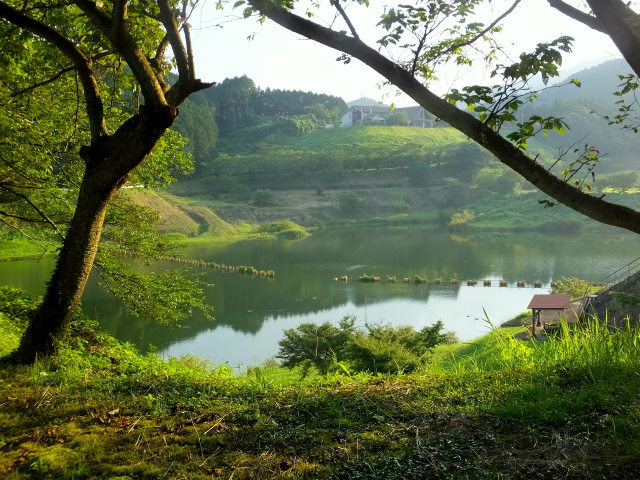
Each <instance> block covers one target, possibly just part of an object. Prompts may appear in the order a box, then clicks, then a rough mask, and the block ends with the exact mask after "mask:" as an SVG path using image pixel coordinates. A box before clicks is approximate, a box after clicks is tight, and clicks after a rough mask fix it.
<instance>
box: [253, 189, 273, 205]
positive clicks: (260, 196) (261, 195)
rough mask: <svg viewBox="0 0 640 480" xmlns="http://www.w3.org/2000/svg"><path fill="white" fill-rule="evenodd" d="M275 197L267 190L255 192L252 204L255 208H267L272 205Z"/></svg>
mask: <svg viewBox="0 0 640 480" xmlns="http://www.w3.org/2000/svg"><path fill="white" fill-rule="evenodd" d="M274 201H275V196H274V195H273V192H272V191H271V190H269V189H268V188H265V189H264V190H256V191H255V193H254V194H253V204H254V205H255V206H256V207H269V206H271V205H273V204H274Z"/></svg>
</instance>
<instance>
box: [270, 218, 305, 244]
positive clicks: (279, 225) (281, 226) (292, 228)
mask: <svg viewBox="0 0 640 480" xmlns="http://www.w3.org/2000/svg"><path fill="white" fill-rule="evenodd" d="M264 230H265V231H267V232H269V233H275V234H276V235H277V236H278V237H280V238H284V239H286V240H299V239H302V238H305V237H306V236H308V235H309V232H308V231H307V229H306V228H304V227H303V226H301V225H298V224H297V223H295V222H292V221H291V220H283V221H281V222H272V223H270V224H268V225H266V226H265V227H264Z"/></svg>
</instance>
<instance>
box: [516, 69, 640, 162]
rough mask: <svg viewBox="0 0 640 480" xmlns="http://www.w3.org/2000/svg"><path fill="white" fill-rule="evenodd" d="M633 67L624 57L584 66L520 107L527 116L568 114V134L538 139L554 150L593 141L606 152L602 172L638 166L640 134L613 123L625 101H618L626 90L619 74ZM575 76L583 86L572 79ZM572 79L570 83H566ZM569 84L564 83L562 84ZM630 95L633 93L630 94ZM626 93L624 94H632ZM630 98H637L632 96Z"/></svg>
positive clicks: (522, 113)
mask: <svg viewBox="0 0 640 480" xmlns="http://www.w3.org/2000/svg"><path fill="white" fill-rule="evenodd" d="M630 73H631V70H630V68H629V66H628V65H627V63H626V62H625V61H624V60H622V59H618V60H611V61H608V62H605V63H602V64H600V65H597V66H595V67H591V68H588V69H586V70H581V71H579V72H577V73H575V74H573V75H571V77H569V78H566V79H565V80H564V81H562V82H560V83H559V84H556V85H555V86H553V87H551V88H549V89H547V90H545V91H543V92H541V93H540V95H539V98H538V99H537V100H536V101H535V102H533V103H532V104H531V105H530V106H528V107H526V108H523V109H522V110H520V111H519V115H520V114H521V115H522V116H523V117H524V118H526V117H529V116H531V115H540V116H541V117H546V116H550V115H556V116H557V115H559V114H562V115H564V117H563V119H564V121H565V122H567V124H568V125H569V129H568V130H567V131H566V132H565V134H564V135H549V136H548V137H539V138H537V143H538V144H539V145H542V146H544V147H546V148H548V149H550V150H552V151H554V152H558V151H561V150H566V149H572V148H574V145H575V147H577V148H582V147H583V146H584V145H585V144H589V145H592V146H595V147H596V148H598V150H599V151H600V152H601V154H602V155H603V158H602V161H601V162H600V164H599V165H598V167H597V171H599V172H608V173H609V172H614V171H617V170H628V169H633V170H635V169H637V168H638V165H637V151H638V147H640V137H638V135H637V134H636V133H634V132H633V131H632V130H630V129H625V128H622V126H621V125H619V124H612V125H610V120H608V119H607V118H605V117H607V116H608V117H610V118H611V120H613V119H614V117H615V115H617V114H618V113H619V112H618V109H619V108H621V107H622V105H621V104H619V103H616V101H618V100H619V99H620V98H623V97H622V96H620V95H615V92H619V91H621V90H622V87H621V86H620V84H621V82H622V80H621V79H620V78H619V75H628V74H630ZM572 78H575V79H577V80H578V82H579V84H580V87H579V88H578V87H577V86H576V85H575V84H572V83H570V80H571V79H572ZM567 83H569V84H568V85H566V84H567ZM562 84H565V85H564V86H562V87H560V86H558V85H562ZM629 95H630V94H629ZM629 95H625V96H624V97H625V98H626V97H628V96H629ZM629 102H630V103H631V102H633V99H632V98H630V99H629Z"/></svg>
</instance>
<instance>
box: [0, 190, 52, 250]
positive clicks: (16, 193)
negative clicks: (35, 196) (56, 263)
mask: <svg viewBox="0 0 640 480" xmlns="http://www.w3.org/2000/svg"><path fill="white" fill-rule="evenodd" d="M0 188H2V189H4V190H6V191H7V192H9V193H11V194H12V195H15V196H16V197H18V198H21V199H23V200H24V201H25V202H27V203H28V204H29V205H30V206H31V208H33V209H34V210H35V211H36V212H38V215H40V216H41V217H42V219H43V220H44V222H45V223H48V224H49V225H50V226H51V228H53V230H54V231H55V232H56V233H57V234H58V236H59V237H60V238H62V239H64V235H63V234H62V232H61V231H60V230H58V226H57V225H56V224H55V223H53V221H52V220H51V219H50V218H49V217H48V216H47V214H46V213H44V212H43V211H42V210H40V208H39V207H38V206H37V205H36V204H35V203H33V202H32V201H31V200H30V199H29V198H28V197H27V196H26V195H23V194H21V193H20V192H16V191H15V190H12V189H11V188H9V187H7V186H6V185H3V184H0Z"/></svg>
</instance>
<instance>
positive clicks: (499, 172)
mask: <svg viewBox="0 0 640 480" xmlns="http://www.w3.org/2000/svg"><path fill="white" fill-rule="evenodd" d="M522 183H523V180H522V177H520V176H519V175H518V174H517V173H515V172H514V171H513V170H511V169H509V168H506V167H503V166H495V167H484V168H481V169H480V170H478V171H477V172H476V174H475V175H474V176H473V180H472V182H471V185H472V186H473V187H475V188H478V189H481V190H485V191H487V192H490V193H494V194H497V195H506V194H508V193H513V192H514V190H516V189H517V188H518V187H520V186H521V185H522Z"/></svg>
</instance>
